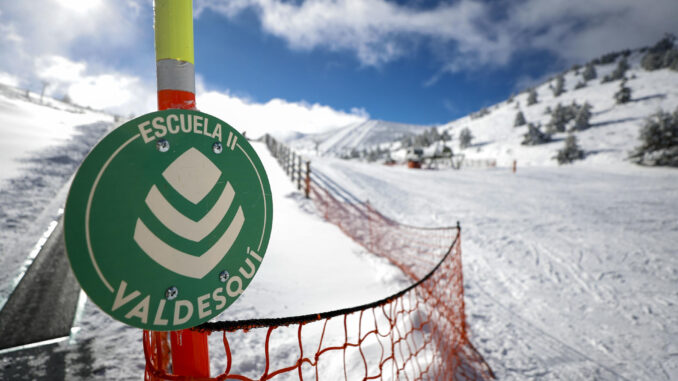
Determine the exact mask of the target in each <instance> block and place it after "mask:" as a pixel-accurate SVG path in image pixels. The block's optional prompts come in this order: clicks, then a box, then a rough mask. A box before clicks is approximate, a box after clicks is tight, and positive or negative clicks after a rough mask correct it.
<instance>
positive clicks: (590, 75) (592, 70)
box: [581, 62, 598, 81]
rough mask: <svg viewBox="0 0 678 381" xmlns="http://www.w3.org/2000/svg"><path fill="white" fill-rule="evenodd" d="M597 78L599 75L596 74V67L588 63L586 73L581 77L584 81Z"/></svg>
mask: <svg viewBox="0 0 678 381" xmlns="http://www.w3.org/2000/svg"><path fill="white" fill-rule="evenodd" d="M597 76H598V73H596V67H595V66H594V65H593V63H591V62H589V63H587V64H586V67H585V68H584V71H583V72H582V73H581V77H582V78H583V79H584V81H590V80H592V79H595V78H596V77H597Z"/></svg>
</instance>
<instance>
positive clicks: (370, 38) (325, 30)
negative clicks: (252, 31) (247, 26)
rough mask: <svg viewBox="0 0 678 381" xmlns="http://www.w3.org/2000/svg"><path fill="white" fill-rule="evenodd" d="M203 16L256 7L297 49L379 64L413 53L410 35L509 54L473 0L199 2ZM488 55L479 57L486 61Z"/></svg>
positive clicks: (470, 49)
mask: <svg viewBox="0 0 678 381" xmlns="http://www.w3.org/2000/svg"><path fill="white" fill-rule="evenodd" d="M196 4H197V12H196V14H198V15H199V14H200V13H201V12H202V11H204V10H205V9H207V8H209V9H212V10H215V11H217V12H220V13H222V14H224V15H226V16H228V17H236V16H237V15H238V14H239V13H240V12H241V11H243V10H245V9H248V8H251V9H254V10H256V11H257V13H258V14H259V17H260V19H261V23H262V27H263V29H264V30H265V31H267V32H268V33H271V34H273V35H275V36H278V37H280V38H283V39H285V40H286V41H287V42H288V43H289V44H290V46H291V47H292V48H295V49H306V50H308V49H314V48H316V47H325V48H329V49H331V50H337V51H340V50H350V51H353V52H355V54H356V55H357V57H358V58H359V59H360V61H361V62H362V63H363V64H366V65H379V64H382V63H384V62H388V61H391V60H393V59H395V58H398V57H400V56H402V55H405V54H407V53H408V52H409V48H410V44H411V42H412V41H411V40H409V41H408V36H414V37H427V38H433V39H437V40H440V42H442V43H447V42H450V41H454V42H455V43H457V44H458V45H459V49H460V50H461V51H465V52H467V53H468V54H469V55H474V54H476V53H478V52H481V50H478V49H474V48H473V46H479V45H482V46H483V48H482V52H484V51H485V50H488V51H495V52H496V53H497V54H494V55H493V58H494V59H498V58H500V57H502V56H505V55H503V54H501V53H500V52H499V50H503V49H502V48H501V45H503V41H502V39H501V37H499V38H497V36H494V37H493V36H490V35H488V34H487V33H485V31H484V30H483V29H481V28H480V26H479V25H478V23H477V21H479V20H481V19H482V18H483V17H484V11H485V8H486V7H485V6H484V5H482V4H480V3H478V2H475V1H470V0H461V1H458V2H456V3H454V4H441V5H439V6H438V7H436V8H434V9H427V10H418V9H414V8H408V7H405V6H400V5H396V4H394V3H390V2H386V1H384V0H336V1H335V0H315V1H305V2H303V3H301V4H299V5H296V4H292V3H289V2H283V1H276V0H238V1H232V2H222V1H218V0H204V1H197V2H196ZM487 56H488V55H487V54H484V53H483V54H478V56H477V58H478V59H480V60H483V61H484V60H486V59H487V58H488V57H487Z"/></svg>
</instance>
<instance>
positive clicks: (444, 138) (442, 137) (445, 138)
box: [440, 130, 452, 142]
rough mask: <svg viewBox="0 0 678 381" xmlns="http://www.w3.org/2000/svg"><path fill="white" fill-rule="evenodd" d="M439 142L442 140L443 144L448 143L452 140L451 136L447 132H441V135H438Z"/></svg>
mask: <svg viewBox="0 0 678 381" xmlns="http://www.w3.org/2000/svg"><path fill="white" fill-rule="evenodd" d="M440 140H442V141H443V142H449V141H450V140H452V135H450V133H449V132H448V131H447V130H443V133H442V134H440Z"/></svg>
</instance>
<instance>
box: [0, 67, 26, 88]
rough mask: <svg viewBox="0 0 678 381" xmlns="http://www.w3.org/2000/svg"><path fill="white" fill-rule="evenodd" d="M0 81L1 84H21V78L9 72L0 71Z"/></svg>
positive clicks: (15, 85)
mask: <svg viewBox="0 0 678 381" xmlns="http://www.w3.org/2000/svg"><path fill="white" fill-rule="evenodd" d="M0 83H2V84H3V85H9V86H14V87H18V86H19V85H20V84H21V80H20V79H19V78H17V77H15V76H13V75H11V74H9V73H5V72H2V71H0Z"/></svg>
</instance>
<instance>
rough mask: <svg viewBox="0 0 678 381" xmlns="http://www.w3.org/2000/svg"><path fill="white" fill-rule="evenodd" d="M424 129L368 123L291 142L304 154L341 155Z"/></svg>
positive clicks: (411, 125) (415, 126) (351, 125)
mask: <svg viewBox="0 0 678 381" xmlns="http://www.w3.org/2000/svg"><path fill="white" fill-rule="evenodd" d="M425 128H426V126H421V125H415V124H404V123H395V122H386V121H383V120H368V121H365V122H360V123H355V124H350V125H348V126H345V127H342V128H339V129H336V130H332V131H329V132H324V133H320V134H312V135H306V136H304V137H303V138H301V139H297V140H292V146H293V147H294V148H295V149H298V150H301V151H311V152H317V153H319V154H330V155H341V154H347V153H349V152H350V151H351V150H354V149H355V150H362V149H366V148H371V147H375V146H378V145H381V144H383V143H391V142H394V141H397V140H399V139H401V138H403V137H405V136H410V135H414V134H417V133H421V132H422V131H423V130H424V129H425ZM316 150H317V151H316Z"/></svg>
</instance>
